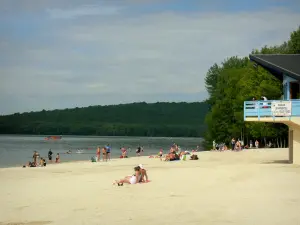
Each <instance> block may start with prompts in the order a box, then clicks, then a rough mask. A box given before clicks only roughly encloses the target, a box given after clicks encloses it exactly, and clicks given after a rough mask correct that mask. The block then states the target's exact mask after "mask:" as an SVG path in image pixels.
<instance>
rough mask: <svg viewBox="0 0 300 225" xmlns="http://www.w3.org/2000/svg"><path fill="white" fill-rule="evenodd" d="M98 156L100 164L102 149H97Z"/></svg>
mask: <svg viewBox="0 0 300 225" xmlns="http://www.w3.org/2000/svg"><path fill="white" fill-rule="evenodd" d="M96 155H97V161H98V162H99V161H100V160H101V149H100V147H98V148H97V152H96Z"/></svg>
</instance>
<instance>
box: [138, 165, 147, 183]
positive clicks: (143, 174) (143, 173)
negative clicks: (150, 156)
mask: <svg viewBox="0 0 300 225" xmlns="http://www.w3.org/2000/svg"><path fill="white" fill-rule="evenodd" d="M139 167H140V172H141V178H140V180H139V182H148V181H149V179H148V174H147V171H146V170H145V168H144V166H143V165H142V164H140V165H139ZM145 178H146V179H145Z"/></svg>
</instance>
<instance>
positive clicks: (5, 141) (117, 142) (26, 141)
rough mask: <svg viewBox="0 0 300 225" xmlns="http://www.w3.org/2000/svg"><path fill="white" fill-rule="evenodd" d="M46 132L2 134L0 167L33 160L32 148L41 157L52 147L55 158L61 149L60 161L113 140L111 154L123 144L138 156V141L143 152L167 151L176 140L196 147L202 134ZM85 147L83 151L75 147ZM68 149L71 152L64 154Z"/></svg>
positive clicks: (87, 155) (115, 154)
mask: <svg viewBox="0 0 300 225" xmlns="http://www.w3.org/2000/svg"><path fill="white" fill-rule="evenodd" d="M44 138H45V136H31V135H30V136H29V135H1V136H0V167H2V168H3V167H13V166H21V165H23V164H25V163H27V162H28V161H32V155H33V151H38V152H39V153H40V155H41V157H45V158H47V157H46V156H47V153H48V151H49V149H52V152H53V156H54V157H53V158H54V160H55V155H56V153H60V158H61V162H67V161H82V160H90V159H91V157H92V156H95V155H96V148H97V146H105V145H106V144H110V146H111V147H112V151H111V158H118V157H119V156H120V147H126V148H131V151H128V156H129V157H131V156H135V150H136V148H137V147H138V145H141V146H143V147H144V153H143V155H152V154H157V153H158V151H159V149H160V148H162V149H163V150H164V152H166V151H167V150H169V149H170V146H171V144H173V143H174V142H175V143H176V144H178V145H179V146H180V147H181V149H183V150H192V149H196V147H197V145H200V143H201V141H202V138H172V137H99V136H63V138H62V139H61V140H50V141H47V140H45V139H44ZM78 149H80V150H82V151H81V152H82V153H81V154H78V153H76V151H77V150H78ZM68 150H71V151H72V154H65V152H67V151H68Z"/></svg>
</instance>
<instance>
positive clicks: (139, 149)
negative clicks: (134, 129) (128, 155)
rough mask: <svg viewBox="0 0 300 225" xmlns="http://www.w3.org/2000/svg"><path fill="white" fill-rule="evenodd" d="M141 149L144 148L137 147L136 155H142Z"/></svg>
mask: <svg viewBox="0 0 300 225" xmlns="http://www.w3.org/2000/svg"><path fill="white" fill-rule="evenodd" d="M141 150H142V148H141V146H139V147H137V149H136V151H135V153H136V156H140V155H141Z"/></svg>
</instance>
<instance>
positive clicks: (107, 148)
mask: <svg viewBox="0 0 300 225" xmlns="http://www.w3.org/2000/svg"><path fill="white" fill-rule="evenodd" d="M105 148H106V157H107V159H108V160H110V151H111V147H110V145H109V144H107V145H106V146H105ZM106 161H107V160H106Z"/></svg>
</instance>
